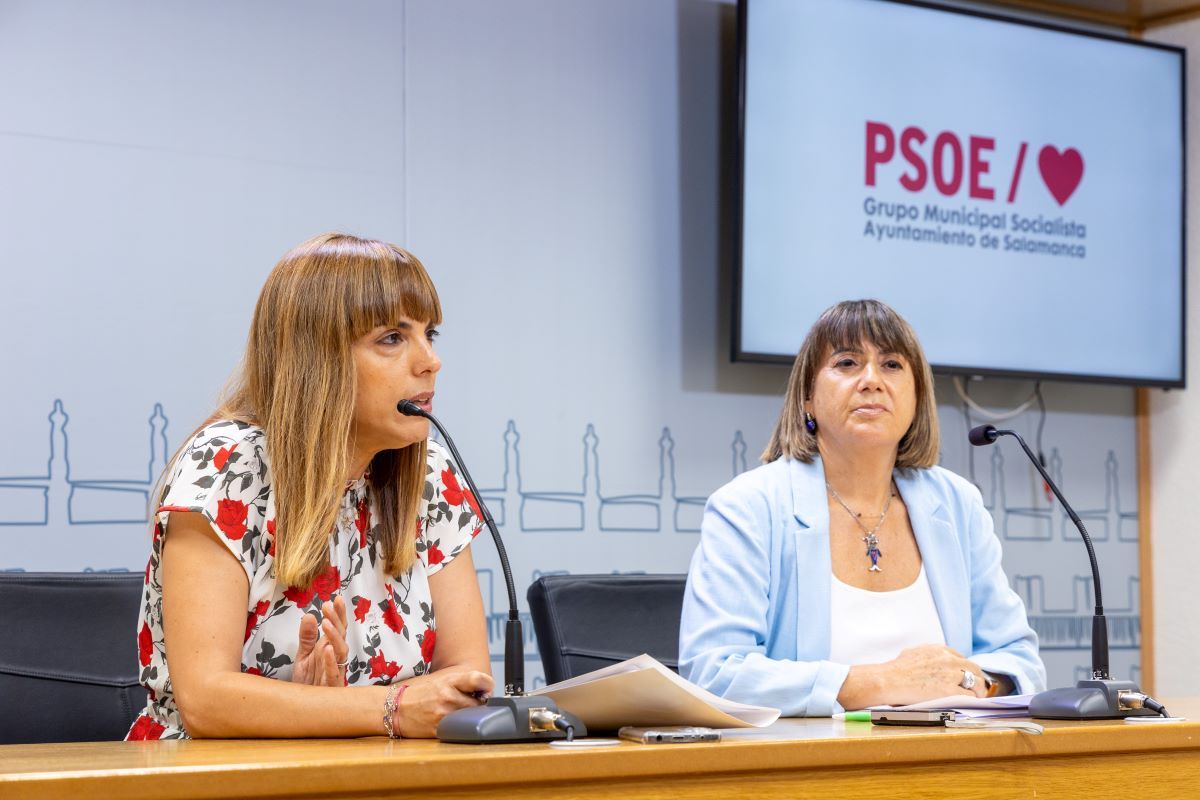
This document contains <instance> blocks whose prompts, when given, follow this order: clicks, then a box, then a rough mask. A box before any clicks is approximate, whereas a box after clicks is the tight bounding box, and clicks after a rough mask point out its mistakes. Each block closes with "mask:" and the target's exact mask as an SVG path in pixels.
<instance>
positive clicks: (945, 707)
mask: <svg viewBox="0 0 1200 800" xmlns="http://www.w3.org/2000/svg"><path fill="white" fill-rule="evenodd" d="M1032 697H1033V695H1031V694H1012V695H1007V696H1004V697H974V696H971V695H962V694H952V695H950V696H948V697H938V698H936V699H934V700H924V701H922V702H920V703H912V704H911V705H907V706H872V709H887V710H890V711H956V712H958V714H959V716H961V717H967V718H987V717H1027V716H1029V700H1030V699H1031V698H1032Z"/></svg>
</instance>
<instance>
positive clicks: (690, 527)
mask: <svg viewBox="0 0 1200 800" xmlns="http://www.w3.org/2000/svg"><path fill="white" fill-rule="evenodd" d="M658 448H659V455H658V487H657V491H655V492H653V493H649V492H647V493H644V494H627V495H610V496H605V495H604V494H603V492H602V491H601V488H600V437H599V436H597V434H596V428H595V426H594V425H591V424H589V425H588V426H587V428H586V430H585V431H584V434H583V470H582V476H581V479H580V490H579V491H532V490H527V489H526V488H525V487H524V484H523V479H522V476H521V435H520V433H518V431H517V426H516V423H515V422H514V421H512V420H509V421H508V426H507V427H506V428H505V431H504V475H503V476H502V478H501V483H500V486H499V487H498V488H492V489H480V490H479V493H480V494H482V495H483V498H484V501H485V502H486V503H487V504H488V507H489V508H490V509H491V510H492V514H493V515H494V516H495V518H496V524H497V525H500V526H502V527H504V528H506V529H507V528H509V527H510V526H512V525H515V529H516V530H520V531H523V532H532V533H546V532H555V533H562V532H572V531H573V532H582V531H585V530H588V529H589V528H591V527H593V526H594V527H595V528H596V529H597V530H600V531H604V532H629V533H658V532H660V531H662V530H663V527H664V526H663V522H664V519H663V518H664V512H668V519H669V520H670V526H671V527H672V528H673V529H674V530H675V531H676V532H679V533H698V532H699V531H700V523H699V517H700V514H701V512H702V511H703V510H704V504H705V502H707V500H708V497H707V495H703V496H687V495H681V494H679V491H678V487H677V484H676V480H675V440H674V438H673V437H672V436H671V430H670V428H663V429H662V435H661V436H660V437H659V441H658ZM732 451H733V461H732V466H733V474H732V475H731V476H730V477H736V476H737V475H738V473H739V471H744V470H745V466H746V453H745V451H746V443H745V440H744V439H743V438H742V432H741V431H736V432H735V434H734V439H733V444H732Z"/></svg>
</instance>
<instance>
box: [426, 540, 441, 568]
mask: <svg viewBox="0 0 1200 800" xmlns="http://www.w3.org/2000/svg"><path fill="white" fill-rule="evenodd" d="M425 557H426V558H428V559H429V563H430V565H433V564H440V563H442V562H443V561H445V560H446V556H445V554H444V553H442V551H441V550H438V546H437V545H436V544H430V545H429V547H428V548H426V550H425Z"/></svg>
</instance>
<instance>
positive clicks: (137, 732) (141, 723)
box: [126, 714, 166, 742]
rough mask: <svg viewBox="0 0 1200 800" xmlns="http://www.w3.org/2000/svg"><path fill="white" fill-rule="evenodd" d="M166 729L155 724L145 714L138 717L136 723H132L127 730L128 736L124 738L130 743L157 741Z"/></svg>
mask: <svg viewBox="0 0 1200 800" xmlns="http://www.w3.org/2000/svg"><path fill="white" fill-rule="evenodd" d="M165 730H166V728H165V727H164V726H163V725H161V724H159V723H157V722H155V721H154V720H153V719H151V718H150V717H148V716H146V715H145V714H142V715H140V716H139V717H138V718H137V721H136V722H134V723H133V727H132V728H130V729H129V735H128V736H127V737H126V738H127V739H128V740H129V741H131V742H142V741H146V740H149V739H157V738H158V737H160V736H162V735H163V731H165Z"/></svg>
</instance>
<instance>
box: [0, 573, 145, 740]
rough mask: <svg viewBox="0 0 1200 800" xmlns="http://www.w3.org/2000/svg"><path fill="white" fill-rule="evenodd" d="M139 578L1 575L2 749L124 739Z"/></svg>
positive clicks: (138, 703)
mask: <svg viewBox="0 0 1200 800" xmlns="http://www.w3.org/2000/svg"><path fill="white" fill-rule="evenodd" d="M142 579H143V575H142V573H141V572H135V573H128V572H126V573H107V572H96V573H76V572H4V573H0V609H2V611H0V744H19V743H32V742H96V741H105V740H115V739H124V738H125V734H126V732H127V731H128V730H129V726H130V725H131V724H132V723H133V720H134V718H135V717H136V716H137V715H138V712H140V711H141V710H142V709H143V708H144V707H145V705H146V690H145V689H143V688H142V687H141V686H139V685H138V668H139V667H138V658H137V620H138V611H139V610H140V607H141V597H142Z"/></svg>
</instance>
